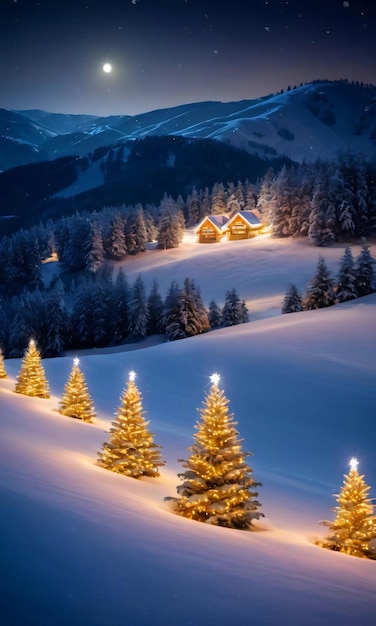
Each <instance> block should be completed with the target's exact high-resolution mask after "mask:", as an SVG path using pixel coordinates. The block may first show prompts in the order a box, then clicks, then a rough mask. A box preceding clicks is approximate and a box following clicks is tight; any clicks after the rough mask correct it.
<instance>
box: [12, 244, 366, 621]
mask: <svg viewBox="0 0 376 626" xmlns="http://www.w3.org/2000/svg"><path fill="white" fill-rule="evenodd" d="M296 250H297V248H296V247H295V248H291V254H290V257H288V252H287V250H286V259H287V258H289V259H290V264H293V263H294V264H295V267H296V271H297V273H298V272H300V274H299V276H300V277H301V278H300V280H303V276H301V274H302V272H301V270H300V268H301V267H303V273H304V268H307V266H308V265H307V264H308V262H307V261H304V262H303V257H302V258H301V259H300V260H301V263H299V254H298V253H297V252H296ZM231 251H232V249H231ZM316 252H317V251H316ZM205 254H207V255H208V256H207V259H208V262H209V263H213V267H214V261H212V260H209V259H210V256H211V255H210V254H209V253H205ZM301 254H302V255H303V254H304V251H303V252H302V253H301ZM146 259H147V257H146V256H145V257H144V261H143V262H144V263H145V262H146ZM182 262H183V261H182V259H180V260H179V263H182ZM333 262H334V259H333ZM190 263H191V265H190V267H191V268H193V269H194V268H195V265H194V263H195V261H194V258H193V259H191V261H190ZM229 267H230V265H226V262H223V265H222V268H220V269H221V270H222V275H226V276H231V271H230V269H229ZM231 267H233V268H234V270H235V269H236V267H235V260H234V263H233V264H232V265H231ZM238 267H240V268H241V269H242V272H244V269H245V268H244V266H242V261H241V260H239V263H238ZM270 267H271V264H267V270H266V272H265V274H264V281H265V289H266V284H267V280H268V278H267V277H268V272H269V269H270ZM137 269H138V268H137ZM137 269H135V270H134V271H135V274H136V271H137ZM138 271H139V270H138ZM155 271H157V270H155ZM181 271H182V272H183V271H186V272H187V274H186V275H191V274H190V273H189V268H188V267H186V268H182V269H181ZM194 271H196V270H194ZM258 271H259V274H262V267H261V265H260V264H259V267H258ZM280 272H282V268H280V267H278V275H279V273H280ZM170 276H171V274H170ZM202 276H203V273H202ZM175 277H176V275H175ZM238 277H239V272H234V279H235V280H237V279H238ZM150 278H151V280H152V278H154V276H152V270H150ZM156 278H159V275H156ZM211 278H213V274H212V275H211ZM287 278H288V271H287V270H286V274H285V280H286V279H287ZM298 278H299V277H298ZM162 279H163V276H162V277H161V280H162ZM170 279H171V278H170ZM243 279H244V280H245V277H244V273H243ZM197 283H198V284H199V285H201V284H202V281H200V280H197ZM272 283H273V281H272ZM224 286H225V288H230V287H231V286H232V285H228V287H227V285H224ZM244 286H245V288H248V287H247V284H246V282H244ZM202 290H204V286H203V289H202ZM239 292H240V293H241V290H240V289H239ZM241 295H242V294H241ZM375 310H376V295H372V296H368V297H366V298H362V299H359V300H356V301H353V302H350V303H347V304H344V305H336V306H335V307H331V308H328V309H322V310H320V311H307V312H303V313H297V314H292V315H284V316H277V315H274V316H272V317H268V319H266V318H265V319H259V320H256V321H252V322H250V323H248V324H243V325H241V326H237V327H233V328H230V329H222V330H219V331H215V332H211V333H208V334H206V335H203V336H200V337H195V338H192V339H186V340H182V341H177V342H173V343H162V344H159V345H158V344H157V345H149V346H148V347H146V348H145V349H139V350H138V349H132V350H125V351H123V352H119V351H117V352H113V353H110V352H109V351H105V350H104V351H99V350H98V351H93V352H92V353H86V354H85V355H84V356H82V357H81V367H82V370H83V371H84V373H85V377H86V380H87V384H88V388H89V391H90V393H91V395H92V397H93V399H94V402H95V406H96V410H97V418H96V420H95V423H94V424H84V423H81V422H78V421H76V420H73V419H70V418H66V417H64V416H61V415H60V414H59V413H57V411H56V409H57V407H58V402H59V399H60V397H61V394H62V391H63V388H64V385H65V382H66V380H67V378H68V375H69V372H70V369H71V365H72V358H71V355H69V356H66V357H63V358H58V359H48V360H45V361H43V363H44V366H45V370H46V374H47V378H48V380H49V384H50V389H51V393H52V397H51V398H50V399H48V400H41V399H37V398H29V397H26V396H20V395H17V394H15V393H14V392H13V389H14V384H15V378H16V375H17V373H18V370H19V366H20V360H8V361H6V368H7V371H8V375H9V377H8V378H7V379H2V380H0V421H1V438H0V490H1V496H0V497H1V512H2V514H1V515H0V537H1V543H2V545H1V555H2V565H3V572H4V577H3V581H2V586H1V596H2V597H1V618H2V619H1V624H2V625H4V626H18V625H24V624H27V625H28V626H47V625H48V626H51V625H53V626H55V625H56V626H60V625H61V626H63V625H64V626H65V625H67V624H69V625H72V626H76V625H77V626H78V625H79V624H80V625H82V626H83V625H85V626H86V625H90V626H118V625H119V626H120V625H123V624H127V625H130V626H162V625H163V626H188V625H192V626H214V625H221V626H222V625H225V624H237V626H249V625H250V624H254V625H256V626H264V625H265V626H284V625H287V624H288V625H289V626H302V625H307V626H309V625H312V626H313V625H315V626H316V625H317V624H320V626H326V625H328V626H329V625H330V626H332V625H333V624H337V623H338V624H341V626H358V625H359V624H361V625H362V626H368V625H369V626H371V624H372V625H373V624H374V623H375V614H376V569H375V568H376V562H374V561H369V560H362V559H357V558H354V557H349V556H347V555H343V554H339V553H334V552H329V551H326V550H323V549H320V548H318V547H316V546H315V545H314V539H315V537H320V536H323V535H324V534H325V528H324V527H322V526H320V524H319V520H321V519H332V518H333V514H332V513H331V511H330V508H331V507H332V506H333V505H334V504H335V501H334V498H333V494H334V493H338V491H339V489H340V487H341V484H342V475H343V473H347V471H348V461H349V459H350V457H352V456H357V457H358V459H359V462H360V466H359V470H360V472H361V473H364V474H365V477H366V481H367V483H368V484H370V485H371V487H372V489H371V496H375V495H376V459H375V454H374V441H375V434H376V426H375V408H374V407H375V396H374V381H375V375H376V361H375V358H374V355H375V350H376V325H375ZM132 348H134V346H132ZM131 369H134V370H135V371H136V372H137V375H138V377H137V385H138V387H139V389H140V391H141V393H142V396H143V404H144V408H145V410H146V412H147V417H148V419H150V420H151V430H152V431H153V432H154V433H155V439H156V442H157V443H160V444H162V446H163V450H162V451H163V455H164V458H165V459H166V461H167V465H166V467H164V468H162V470H161V477H160V478H159V479H145V480H141V481H136V480H134V479H130V478H126V477H123V476H119V475H116V474H112V473H111V472H108V471H106V470H103V469H101V468H99V467H98V466H96V465H95V460H96V455H97V452H98V450H99V449H100V448H101V444H102V442H103V441H105V440H106V439H107V432H106V431H107V430H108V428H109V424H110V421H111V419H112V417H113V413H114V411H115V409H116V407H117V406H118V403H119V397H120V394H121V392H122V389H123V387H124V384H125V380H126V378H127V375H128V372H129V370H131ZM213 371H218V372H219V373H220V374H221V384H222V387H223V388H224V390H225V393H226V396H227V397H228V398H229V400H230V409H231V411H233V412H234V413H235V418H236V420H237V422H238V429H239V432H240V435H241V437H242V438H243V439H244V449H246V450H250V451H251V452H252V453H253V454H254V456H253V457H250V461H249V462H250V464H251V466H252V467H253V469H254V476H255V479H256V480H261V482H262V483H263V486H262V487H261V488H260V501H261V502H262V505H263V506H262V511H263V513H264V514H265V519H264V520H262V521H261V520H260V521H259V522H255V531H254V532H243V531H235V530H229V529H222V528H217V527H211V526H206V525H205V524H200V523H196V522H192V521H190V520H186V519H184V518H180V517H178V516H176V515H174V514H172V513H171V512H170V511H169V509H168V505H167V504H166V503H165V502H164V497H165V496H171V495H175V493H176V485H177V484H178V483H179V479H178V477H177V472H179V471H181V464H180V463H179V462H178V461H177V459H179V458H185V457H186V455H187V447H188V446H189V445H190V444H191V443H192V434H193V432H194V424H195V422H196V420H197V419H198V413H197V407H199V406H201V402H202V400H203V398H204V395H205V393H206V391H207V390H208V388H209V385H210V382H209V376H210V374H211V373H212V372H213Z"/></svg>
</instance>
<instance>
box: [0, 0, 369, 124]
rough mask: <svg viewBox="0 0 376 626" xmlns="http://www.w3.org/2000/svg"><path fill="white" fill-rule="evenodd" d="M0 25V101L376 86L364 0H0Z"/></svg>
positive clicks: (225, 96) (98, 110) (160, 101)
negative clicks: (337, 83)
mask: <svg viewBox="0 0 376 626" xmlns="http://www.w3.org/2000/svg"><path fill="white" fill-rule="evenodd" d="M0 26H1V30H0V52H1V62H0V86H1V87H0V108H8V109H20V110H23V109H44V110H46V111H51V112H59V113H87V114H88V113H90V114H95V115H111V114H116V115H119V114H123V115H134V114H137V113H143V112H146V111H151V110H154V109H159V108H166V107H172V106H175V105H179V104H185V103H189V102H202V101H205V100H220V101H223V102H226V101H237V100H242V99H251V98H257V97H259V96H264V95H267V94H270V93H274V92H277V91H279V90H281V89H286V88H287V87H288V86H289V85H290V86H291V87H293V86H294V85H299V84H300V83H301V82H310V81H311V80H314V79H319V78H320V79H321V78H327V79H340V78H347V79H348V80H350V81H351V80H359V81H363V82H365V83H372V84H376V2H374V1H371V0H367V1H363V0H348V1H343V0H338V1H337V0H326V1H325V0H301V1H296V0H289V1H282V2H281V1H279V0H269V1H264V0H229V1H226V0H224V1H222V0H117V1H116V0H86V1H81V0H67V1H64V0H60V1H59V0H39V1H34V0H0ZM106 62H107V63H110V64H111V65H112V71H111V72H109V73H106V72H105V71H104V70H103V64H104V63H106Z"/></svg>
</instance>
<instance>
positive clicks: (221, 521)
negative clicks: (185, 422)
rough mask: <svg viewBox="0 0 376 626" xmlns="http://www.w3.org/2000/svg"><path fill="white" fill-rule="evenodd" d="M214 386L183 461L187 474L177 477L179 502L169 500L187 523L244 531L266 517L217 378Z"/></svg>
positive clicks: (215, 375) (216, 376) (201, 412)
mask: <svg viewBox="0 0 376 626" xmlns="http://www.w3.org/2000/svg"><path fill="white" fill-rule="evenodd" d="M210 381H211V383H212V386H211V388H210V391H209V393H208V395H207V396H206V398H205V400H204V406H203V408H202V409H199V413H200V415H201V420H200V421H199V422H198V423H197V424H196V429H197V433H196V434H194V436H193V438H194V439H195V443H194V444H193V446H191V447H190V448H188V450H189V452H190V453H191V455H190V457H189V459H188V460H186V461H185V460H183V461H181V463H182V464H183V467H185V468H186V471H185V472H184V473H182V474H179V476H180V478H181V479H182V480H183V483H182V484H181V485H179V486H178V487H177V492H178V494H179V495H180V498H170V497H167V498H165V500H168V501H170V502H171V503H172V507H173V509H174V511H175V512H177V513H178V514H179V515H182V516H184V517H188V518H189V519H193V520H197V521H199V522H205V523H207V524H214V525H217V526H225V527H228V528H239V529H248V528H250V527H251V526H252V523H253V520H254V519H259V518H260V517H264V515H263V513H260V512H259V510H258V509H259V508H260V506H261V505H260V503H259V502H258V501H257V499H256V498H257V496H258V493H257V491H256V490H255V488H256V487H258V486H259V485H261V483H256V482H255V480H254V479H253V476H252V473H253V471H252V469H251V468H250V467H249V466H248V465H247V463H246V462H245V457H246V456H249V455H250V454H251V453H250V452H243V451H242V446H241V440H239V439H238V435H239V433H238V431H237V430H236V428H235V427H236V425H237V422H235V421H234V420H233V415H232V414H230V413H229V411H228V404H229V401H228V400H227V398H226V397H225V395H224V392H223V390H220V389H219V388H218V383H219V381H220V376H219V374H217V373H215V374H212V376H211V377H210Z"/></svg>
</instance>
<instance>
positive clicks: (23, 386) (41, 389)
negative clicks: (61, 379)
mask: <svg viewBox="0 0 376 626" xmlns="http://www.w3.org/2000/svg"><path fill="white" fill-rule="evenodd" d="M14 391H15V392H16V393H22V394H25V395H26V396H37V397H38V398H49V397H50V392H49V388H48V383H47V380H46V374H45V371H44V368H43V365H42V361H41V357H40V353H39V350H38V349H37V347H36V345H35V341H34V340H33V339H30V342H29V346H28V348H27V350H26V352H25V355H24V357H23V359H22V362H21V368H20V371H19V373H18V376H17V382H16V386H15V389H14Z"/></svg>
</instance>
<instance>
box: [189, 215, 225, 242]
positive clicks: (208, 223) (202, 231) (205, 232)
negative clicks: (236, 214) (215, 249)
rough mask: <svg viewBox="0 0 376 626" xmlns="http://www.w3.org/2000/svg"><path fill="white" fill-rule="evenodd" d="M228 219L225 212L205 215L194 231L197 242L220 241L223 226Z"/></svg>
mask: <svg viewBox="0 0 376 626" xmlns="http://www.w3.org/2000/svg"><path fill="white" fill-rule="evenodd" d="M228 220H229V216H228V215H227V214H223V215H222V214H221V215H207V216H206V217H204V219H203V220H201V222H200V223H199V225H198V226H197V228H196V230H195V233H196V235H197V237H198V241H199V243H215V242H216V241H220V240H221V239H222V237H223V235H224V230H223V228H224V227H225V226H226V224H227V222H228Z"/></svg>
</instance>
